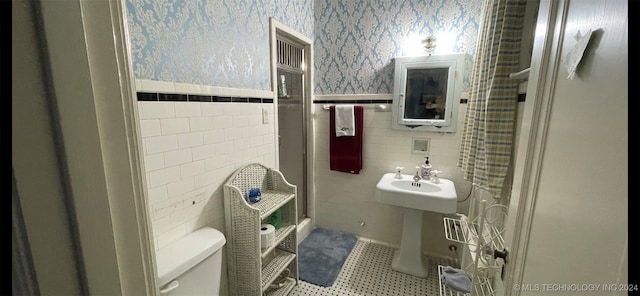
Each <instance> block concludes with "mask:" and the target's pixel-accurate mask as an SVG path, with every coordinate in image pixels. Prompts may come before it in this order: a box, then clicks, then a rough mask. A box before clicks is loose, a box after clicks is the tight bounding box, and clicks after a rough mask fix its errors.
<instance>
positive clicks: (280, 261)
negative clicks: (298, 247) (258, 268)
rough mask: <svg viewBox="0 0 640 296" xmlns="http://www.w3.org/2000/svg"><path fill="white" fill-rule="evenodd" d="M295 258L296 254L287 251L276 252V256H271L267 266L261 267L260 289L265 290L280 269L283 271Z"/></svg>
mask: <svg viewBox="0 0 640 296" xmlns="http://www.w3.org/2000/svg"><path fill="white" fill-rule="evenodd" d="M294 259H296V254H291V253H287V252H276V257H275V258H273V259H272V260H271V261H269V263H268V264H267V266H265V267H264V268H263V269H262V279H261V281H260V283H261V285H262V291H263V292H264V291H266V290H267V288H269V285H271V283H272V282H273V280H275V279H276V277H278V275H279V274H280V272H281V271H283V270H284V269H285V268H286V267H287V266H288V265H289V263H291V261H293V260H294Z"/></svg>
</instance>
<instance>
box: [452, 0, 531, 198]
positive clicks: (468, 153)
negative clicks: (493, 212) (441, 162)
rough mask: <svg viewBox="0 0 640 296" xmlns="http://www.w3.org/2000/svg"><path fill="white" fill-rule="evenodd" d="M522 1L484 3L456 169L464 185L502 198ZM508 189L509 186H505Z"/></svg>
mask: <svg viewBox="0 0 640 296" xmlns="http://www.w3.org/2000/svg"><path fill="white" fill-rule="evenodd" d="M525 8H526V0H485V1H484V4H483V8H482V22H481V24H480V28H479V35H478V43H477V50H476V55H475V61H474V67H473V72H472V78H471V79H472V81H471V91H470V94H469V100H468V103H467V112H466V116H465V118H464V125H463V133H462V143H461V147H460V154H459V157H458V166H459V167H461V168H462V171H463V172H464V178H465V180H470V181H472V182H473V183H474V184H476V185H478V186H483V187H486V188H488V189H489V190H490V191H491V194H492V195H493V196H494V197H496V198H498V197H503V193H504V192H503V189H504V188H505V186H510V184H506V183H505V180H506V179H507V173H508V169H509V165H510V163H511V154H512V149H513V148H512V146H513V142H514V129H515V123H516V107H517V95H518V82H519V81H517V80H513V79H510V78H509V74H510V73H513V72H518V71H520V70H521V69H519V66H520V44H521V39H522V26H523V23H524V15H525ZM507 183H510V182H507Z"/></svg>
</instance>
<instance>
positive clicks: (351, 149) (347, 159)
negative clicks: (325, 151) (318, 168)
mask: <svg viewBox="0 0 640 296" xmlns="http://www.w3.org/2000/svg"><path fill="white" fill-rule="evenodd" d="M335 109H336V108H335V106H330V107H329V114H330V115H329V125H330V128H329V168H330V169H331V170H332V171H338V172H345V173H351V174H359V173H360V170H361V169H362V130H363V129H362V127H363V125H364V124H363V114H364V107H363V106H354V108H353V113H354V114H353V115H354V117H355V124H356V135H355V136H353V137H336V120H335V118H336V117H335Z"/></svg>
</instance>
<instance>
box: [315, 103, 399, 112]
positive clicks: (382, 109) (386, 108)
mask: <svg viewBox="0 0 640 296" xmlns="http://www.w3.org/2000/svg"><path fill="white" fill-rule="evenodd" d="M330 106H331V105H322V110H325V111H329V107H330ZM363 106H364V109H365V110H366V109H374V110H375V111H376V112H391V108H390V106H388V105H385V104H376V105H363Z"/></svg>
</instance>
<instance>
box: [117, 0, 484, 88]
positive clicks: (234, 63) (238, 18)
mask: <svg viewBox="0 0 640 296" xmlns="http://www.w3.org/2000/svg"><path fill="white" fill-rule="evenodd" d="M126 6H127V7H126V9H127V20H128V25H129V33H130V35H129V38H130V45H131V53H132V57H131V60H132V64H133V70H134V73H135V77H136V78H138V79H149V80H159V81H173V82H180V83H189V84H200V85H212V86H222V87H232V88H244V89H256V90H271V83H270V65H269V17H274V18H275V19H276V20H278V21H279V22H281V23H283V24H285V25H287V26H289V27H291V28H293V29H294V30H296V31H298V32H300V33H302V34H303V35H305V36H307V37H309V38H310V39H312V40H314V45H313V46H314V67H315V69H314V71H315V72H314V80H315V81H314V84H315V87H314V92H315V94H318V95H322V94H385V93H391V92H392V91H393V60H392V58H393V57H394V56H400V55H405V53H404V50H405V49H404V48H403V47H404V43H405V41H406V39H407V38H408V37H409V36H412V35H418V36H421V37H422V38H424V37H426V36H427V35H435V34H437V33H438V32H451V33H452V34H453V36H454V38H453V39H454V40H455V45H454V48H453V50H454V51H456V52H464V53H467V54H468V55H467V59H466V61H465V76H464V87H463V91H467V89H468V88H469V84H470V81H469V77H470V76H471V66H472V61H473V56H474V55H475V42H476V37H477V35H478V24H479V23H480V9H481V7H482V0H347V1H342V0H315V1H314V0H274V1H271V0H233V1H225V0H212V1H207V0H126Z"/></svg>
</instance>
